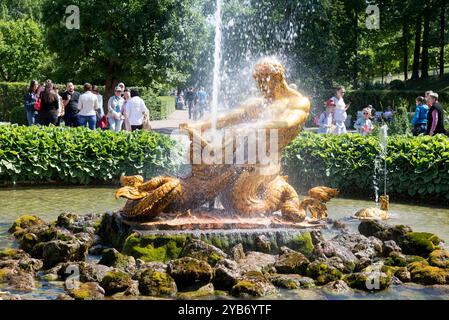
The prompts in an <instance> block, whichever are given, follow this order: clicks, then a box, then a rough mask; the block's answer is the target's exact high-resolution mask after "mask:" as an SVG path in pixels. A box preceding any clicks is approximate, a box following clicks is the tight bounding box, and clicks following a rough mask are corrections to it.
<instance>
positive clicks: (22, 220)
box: [8, 215, 45, 234]
mask: <svg viewBox="0 0 449 320" xmlns="http://www.w3.org/2000/svg"><path fill="white" fill-rule="evenodd" d="M44 224H45V221H44V220H42V219H41V218H39V217H37V216H35V215H23V216H21V217H19V218H17V219H16V220H15V221H14V223H13V224H12V226H11V228H9V230H8V231H9V233H16V234H19V233H20V232H21V231H23V230H24V229H27V228H30V227H33V226H42V225H44Z"/></svg>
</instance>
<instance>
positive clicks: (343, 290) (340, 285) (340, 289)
mask: <svg viewBox="0 0 449 320" xmlns="http://www.w3.org/2000/svg"><path fill="white" fill-rule="evenodd" d="M323 291H324V292H325V293H326V294H328V295H332V296H349V295H350V294H352V293H353V290H352V289H351V288H349V286H348V285H347V284H346V282H344V281H343V280H337V281H332V282H329V283H328V284H326V285H325V286H323Z"/></svg>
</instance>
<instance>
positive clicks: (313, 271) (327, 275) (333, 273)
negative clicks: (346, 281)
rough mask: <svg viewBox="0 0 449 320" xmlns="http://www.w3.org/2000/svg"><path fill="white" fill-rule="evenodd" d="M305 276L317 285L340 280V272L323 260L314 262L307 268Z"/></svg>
mask: <svg viewBox="0 0 449 320" xmlns="http://www.w3.org/2000/svg"><path fill="white" fill-rule="evenodd" d="M306 275H307V276H308V277H309V278H312V279H314V280H315V282H316V284H317V285H325V284H327V283H329V282H332V281H336V280H340V279H341V277H342V272H341V271H339V270H337V269H336V268H334V267H332V266H330V265H328V264H327V263H326V262H325V261H323V260H315V261H313V262H312V263H310V264H309V266H308V267H307V271H306Z"/></svg>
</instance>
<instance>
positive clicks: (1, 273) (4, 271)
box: [0, 268, 13, 283]
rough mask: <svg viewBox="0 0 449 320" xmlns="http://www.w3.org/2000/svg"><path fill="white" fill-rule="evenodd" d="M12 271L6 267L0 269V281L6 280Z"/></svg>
mask: <svg viewBox="0 0 449 320" xmlns="http://www.w3.org/2000/svg"><path fill="white" fill-rule="evenodd" d="M12 273H13V270H11V269H8V268H1V269H0V283H4V282H7V281H8V278H9V276H10V275H11V274H12Z"/></svg>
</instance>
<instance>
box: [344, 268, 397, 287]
mask: <svg viewBox="0 0 449 320" xmlns="http://www.w3.org/2000/svg"><path fill="white" fill-rule="evenodd" d="M343 280H344V281H345V282H346V283H347V284H348V286H349V287H351V288H354V289H359V290H364V291H380V290H385V289H386V288H388V287H389V286H390V285H391V282H392V276H391V275H390V274H388V273H384V272H378V271H377V272H376V271H373V272H366V271H363V272H357V273H351V274H348V275H345V276H344V277H343Z"/></svg>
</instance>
